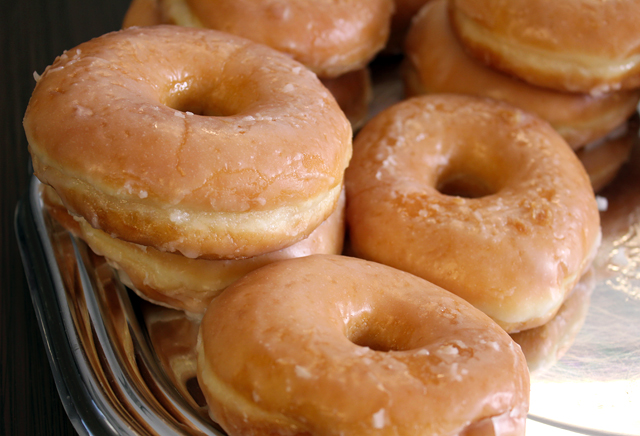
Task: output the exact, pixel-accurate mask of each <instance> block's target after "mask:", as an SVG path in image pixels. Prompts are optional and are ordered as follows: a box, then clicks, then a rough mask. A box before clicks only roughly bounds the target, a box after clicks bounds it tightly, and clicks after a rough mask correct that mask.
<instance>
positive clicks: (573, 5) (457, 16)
mask: <svg viewBox="0 0 640 436" xmlns="http://www.w3.org/2000/svg"><path fill="white" fill-rule="evenodd" d="M450 10H451V19H452V24H453V27H454V29H455V31H456V33H457V35H458V36H459V37H460V39H461V40H462V42H463V43H464V45H465V47H467V49H468V50H469V51H470V52H471V53H473V54H474V56H476V57H477V58H479V59H482V60H483V61H484V62H486V63H487V64H489V65H491V66H493V67H495V68H498V69H500V70H502V71H505V72H507V73H511V74H514V75H516V76H517V77H520V78H522V79H524V80H526V81H527V82H530V83H532V84H535V85H538V86H542V87H547V88H552V89H558V90H561V91H569V92H584V93H602V92H609V91H612V90H618V89H631V88H637V87H639V86H640V32H638V21H640V2H637V1H635V0H619V1H614V2H612V1H595V2H594V1H587V0H575V1H560V2H558V1H553V0H535V1H531V0H452V1H451V3H450Z"/></svg>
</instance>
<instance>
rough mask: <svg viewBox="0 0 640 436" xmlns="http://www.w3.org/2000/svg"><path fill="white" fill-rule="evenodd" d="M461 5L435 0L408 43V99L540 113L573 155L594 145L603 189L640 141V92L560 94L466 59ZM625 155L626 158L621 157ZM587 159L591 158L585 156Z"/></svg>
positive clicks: (598, 184)
mask: <svg viewBox="0 0 640 436" xmlns="http://www.w3.org/2000/svg"><path fill="white" fill-rule="evenodd" d="M458 3H459V2H455V1H451V0H450V1H449V2H447V0H436V1H433V2H431V3H430V4H428V5H427V6H425V7H424V8H423V9H421V11H420V13H419V14H418V15H417V16H416V17H415V19H414V21H413V24H412V26H411V29H410V31H409V34H408V37H407V39H406V41H405V50H406V54H407V57H406V61H405V64H404V66H403V70H404V71H403V73H404V82H405V89H406V93H407V94H408V95H409V96H412V95H419V94H431V93H460V94H469V95H476V96H481V97H490V98H494V99H498V100H502V101H506V102H508V103H511V104H514V105H516V106H518V107H520V108H522V109H524V110H527V111H530V112H532V113H535V114H537V115H538V116H540V117H541V118H543V119H545V120H547V121H549V122H550V123H551V125H552V126H553V127H554V128H555V129H556V130H558V132H559V133H560V134H561V135H562V136H563V137H564V138H565V139H566V140H567V142H568V143H569V145H571V147H572V148H573V149H575V150H578V149H581V148H583V147H585V146H586V145H587V144H591V145H590V146H589V150H594V149H595V148H596V145H595V144H597V145H599V148H600V151H598V153H597V154H598V159H599V160H600V161H601V162H604V163H603V164H602V165H599V168H598V169H597V170H596V169H594V170H592V171H594V172H591V173H590V175H592V178H593V179H594V188H597V189H600V188H601V187H602V186H603V181H605V180H606V181H608V180H610V179H612V178H613V176H614V175H615V174H616V172H617V170H618V169H619V168H620V166H621V165H622V164H623V163H624V161H625V160H626V157H627V156H628V152H629V150H630V149H631V145H632V143H633V142H634V140H635V137H636V136H637V135H636V133H637V129H636V130H635V131H632V130H631V129H630V128H629V126H628V120H629V118H630V117H631V116H632V114H634V113H635V112H636V107H637V104H638V100H639V99H640V89H629V90H624V91H611V92H608V93H598V94H589V93H586V92H582V93H580V92H567V91H566V90H562V91H559V90H556V89H550V88H543V87H541V86H537V85H535V84H530V83H527V82H525V81H524V80H522V78H518V77H514V76H511V75H508V74H506V73H503V72H501V71H499V70H497V69H494V68H492V66H493V65H485V64H484V63H483V62H482V61H483V59H482V58H480V59H477V58H475V57H473V56H472V55H470V54H469V53H467V47H466V46H465V45H464V43H466V42H467V40H466V39H462V40H459V38H458V37H457V35H456V34H455V31H454V30H455V29H454V28H453V27H452V21H451V20H450V16H453V17H456V16H457V14H458V12H457V9H456V7H457V4H458ZM463 3H464V2H463ZM496 3H497V2H496ZM492 7H493V6H492ZM512 8H515V5H514V6H512V5H511V4H509V10H511V9H512ZM449 9H451V10H449ZM487 13H488V12H487ZM454 22H455V21H454ZM513 25H514V26H515V23H514V24H513ZM622 138H624V139H622ZM621 143H624V147H621V145H620V144H621ZM623 149H624V150H626V153H621V150H623ZM585 155H587V153H586V152H583V153H581V156H585ZM585 158H586V156H585ZM603 159H604V160H603ZM591 167H592V166H587V168H588V169H591ZM604 169H606V171H607V174H606V175H603V170H604Z"/></svg>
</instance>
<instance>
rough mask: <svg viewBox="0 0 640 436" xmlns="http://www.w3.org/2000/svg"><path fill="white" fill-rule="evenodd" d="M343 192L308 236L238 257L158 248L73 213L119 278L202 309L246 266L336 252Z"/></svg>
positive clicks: (145, 292)
mask: <svg viewBox="0 0 640 436" xmlns="http://www.w3.org/2000/svg"><path fill="white" fill-rule="evenodd" d="M344 203H345V201H344V195H343V196H342V197H341V199H340V201H339V204H338V207H336V210H335V211H334V212H333V213H332V214H331V215H330V216H329V218H327V219H326V220H325V221H324V222H323V223H322V224H320V226H318V228H316V229H315V230H314V231H313V232H312V233H311V235H309V237H308V238H306V239H303V240H302V241H300V242H296V243H295V244H293V245H290V246H289V247H286V248H283V249H281V250H278V251H274V252H270V253H265V254H262V255H259V256H255V257H250V258H246V259H238V260H205V259H189V258H187V257H184V256H181V255H179V254H173V253H164V252H161V251H158V250H156V249H154V248H152V247H145V246H141V245H137V244H132V243H130V242H125V241H122V240H120V239H117V238H112V237H111V236H109V235H108V234H107V233H105V232H103V231H101V230H97V229H94V228H93V227H91V226H90V225H89V224H88V223H87V222H86V221H85V220H83V219H81V218H79V219H78V220H79V224H80V228H81V238H82V239H83V240H84V241H85V242H86V243H87V245H89V247H90V248H91V249H92V250H93V252H94V253H96V254H98V255H101V256H104V257H105V258H106V259H107V261H108V262H109V264H110V265H111V266H113V267H114V268H115V269H116V270H117V271H118V272H119V275H120V278H121V280H122V282H123V283H125V284H126V285H128V286H129V288H131V289H132V290H133V291H135V292H136V293H137V294H138V295H139V296H140V297H142V298H144V299H145V300H148V301H150V302H152V303H155V304H159V305H161V306H166V307H170V308H173V309H180V310H184V311H186V312H189V313H191V314H196V315H202V314H203V313H204V311H205V309H206V308H207V306H208V305H209V303H210V302H211V300H212V299H213V298H215V297H216V296H217V295H218V294H219V293H220V292H222V291H223V290H224V289H225V288H226V287H227V286H229V285H230V284H231V283H233V282H234V281H236V280H238V279H239V278H240V277H242V276H244V275H246V274H247V273H248V272H250V271H252V270H254V269H257V268H260V267H261V266H264V265H267V264H269V263H272V262H275V261H276V260H281V259H289V258H292V257H302V256H308V255H310V254H318V253H324V254H339V253H340V252H341V251H342V245H343V242H344V205H345V204H344Z"/></svg>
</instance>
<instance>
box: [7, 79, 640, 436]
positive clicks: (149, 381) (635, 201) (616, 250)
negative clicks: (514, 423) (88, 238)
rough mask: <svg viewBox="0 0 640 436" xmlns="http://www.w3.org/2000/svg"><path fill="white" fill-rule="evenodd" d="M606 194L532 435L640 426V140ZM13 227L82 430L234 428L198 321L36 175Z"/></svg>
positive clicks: (630, 435)
mask: <svg viewBox="0 0 640 436" xmlns="http://www.w3.org/2000/svg"><path fill="white" fill-rule="evenodd" d="M389 74H391V75H393V73H392V72H391V73H389ZM389 83H391V85H392V86H391V87H389ZM397 83H398V82H397V81H396V80H395V79H394V78H393V77H391V80H390V81H389V82H388V83H387V84H386V85H385V84H383V85H382V88H377V89H376V88H375V87H374V93H376V94H377V95H382V96H383V97H382V100H383V103H384V104H383V106H386V105H388V104H389V101H392V100H393V99H394V98H395V96H397V94H398V92H399V88H398V85H397ZM374 103H375V102H374ZM378 110H379V108H378V109H377V108H376V107H375V105H374V108H373V112H374V113H375V112H377V111H378ZM600 195H601V196H602V199H606V202H607V203H608V208H607V210H606V211H604V212H602V215H601V216H602V225H603V244H602V247H601V249H600V251H599V254H598V256H597V259H596V261H595V263H594V267H593V271H592V272H591V274H592V276H591V279H592V280H591V282H589V284H588V285H587V286H588V292H587V294H588V297H589V298H587V299H586V302H587V303H585V306H584V310H583V311H582V312H581V313H582V314H583V315H582V319H581V320H580V322H579V324H580V325H582V328H581V329H580V330H579V332H577V334H575V332H574V334H575V337H574V334H572V335H571V337H570V338H569V339H568V341H569V342H570V343H571V344H565V345H567V346H568V345H571V347H570V348H569V349H568V351H567V350H565V349H564V348H566V346H565V347H564V348H563V349H562V350H560V351H557V350H556V351H554V354H553V355H552V356H550V359H546V360H545V361H544V364H543V365H541V366H542V368H541V369H539V370H537V371H534V372H533V373H532V385H531V408H530V419H529V420H528V423H527V435H529V436H538V435H544V436H561V435H571V434H574V435H575V434H587V435H614V436H639V435H640V147H638V145H637V144H636V146H635V147H634V150H633V154H632V157H631V160H630V162H629V163H628V164H627V165H626V167H625V168H624V170H623V172H622V173H621V174H620V176H619V177H618V178H617V179H616V181H615V182H614V183H613V184H611V185H610V186H609V187H608V188H607V189H606V190H605V191H604V192H602V193H601V194H600ZM15 227H16V234H17V238H18V242H19V246H20V251H21V256H22V260H23V264H24V268H25V272H26V276H27V280H28V284H29V288H30V291H31V297H32V300H33V305H34V308H35V311H36V314H37V318H38V321H39V325H40V329H41V333H42V336H43V338H44V342H45V346H46V348H47V354H48V357H49V363H50V366H51V369H52V372H53V375H54V377H55V380H56V385H57V388H58V392H59V394H60V398H61V400H62V402H63V404H64V407H65V410H66V411H67V414H68V415H69V418H70V419H71V421H72V423H73V425H74V427H75V429H76V430H77V431H78V433H79V434H81V435H92V434H103V435H168V434H183V435H196V434H209V435H224V434H225V433H224V432H223V431H222V430H221V429H220V428H219V427H218V426H217V425H216V424H215V423H213V422H212V421H211V420H210V419H209V417H208V415H207V410H206V406H205V405H204V401H203V400H202V395H201V393H200V392H199V388H198V386H197V381H196V379H195V377H194V376H195V360H194V354H193V347H192V343H193V341H195V332H196V330H197V322H196V321H193V320H190V319H188V318H186V317H185V316H184V315H183V314H182V313H181V312H177V311H172V310H169V309H164V308H160V307H156V306H153V305H151V304H149V303H146V302H144V301H142V300H140V299H139V298H138V297H137V296H136V295H135V294H134V293H133V292H131V291H129V290H128V289H127V288H126V287H125V286H124V285H123V284H122V283H121V282H120V281H119V280H118V277H117V274H116V273H115V272H114V271H113V270H112V269H111V268H110V267H109V266H108V265H107V264H106V262H105V261H104V259H102V258H101V257H99V256H96V255H94V254H93V253H92V252H91V251H90V250H89V249H88V248H87V247H86V245H85V244H84V243H83V242H82V241H80V240H77V239H76V238H74V237H73V236H72V235H71V234H69V233H68V232H67V231H66V230H64V229H63V228H62V227H61V226H60V225H59V224H58V223H57V222H56V221H55V220H53V219H52V218H51V217H50V216H49V215H48V213H47V212H46V210H45V208H44V205H43V202H42V199H41V197H40V190H39V182H38V181H37V180H36V179H35V178H34V179H33V180H32V183H31V186H30V190H29V192H28V193H27V194H26V195H25V197H24V198H23V199H22V201H21V202H20V203H19V204H18V207H17V210H16V221H15ZM589 300H590V302H589ZM587 304H588V305H587ZM172 332H173V333H172ZM547 357H549V356H547ZM557 358H560V359H559V360H558V361H557V362H556V359H557Z"/></svg>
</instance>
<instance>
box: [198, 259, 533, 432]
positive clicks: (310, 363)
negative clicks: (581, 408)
mask: <svg viewBox="0 0 640 436" xmlns="http://www.w3.org/2000/svg"><path fill="white" fill-rule="evenodd" d="M198 380H199V382H200V386H201V388H202V389H203V392H204V393H205V397H206V398H207V402H208V404H209V408H210V413H211V415H212V418H213V419H214V420H215V421H216V422H218V423H220V424H221V425H222V427H223V428H224V429H225V430H226V431H227V432H228V433H229V434H230V435H231V436H236V435H247V434H251V435H255V436H258V435H302V434H313V435H316V436H322V435H340V434H349V435H353V436H356V435H394V436H408V435H416V436H417V435H422V436H425V435H434V436H435V435H445V434H446V435H467V436H471V435H487V434H494V435H524V420H525V416H526V412H527V408H528V395H529V375H528V371H527V368H526V363H525V359H524V356H523V355H522V352H521V350H520V348H519V347H518V346H517V345H516V344H515V343H513V342H512V340H511V338H510V337H509V336H508V335H507V334H506V333H505V332H504V331H503V330H502V329H501V328H500V327H498V326H497V325H496V324H495V323H493V322H492V321H491V320H490V319H489V318H488V317H486V316H485V315H484V314H482V313H481V312H480V311H478V310H476V309H475V308H473V307H472V306H471V305H469V304H468V303H466V302H465V301H463V300H462V299H460V298H458V297H456V296H454V295H452V294H451V293H449V292H446V291H444V290H443V289H440V288H438V287H437V286H434V285H432V284H431V283H428V282H426V281H424V280H422V279H420V278H418V277H415V276H413V275H410V274H407V273H403V272H401V271H398V270H396V269H393V268H389V267H386V266H383V265H380V264H375V263H372V262H366V261H363V260H360V259H355V258H349V257H344V256H322V255H318V256H309V257H305V258H298V259H293V260H287V261H282V262H278V263H275V264H271V265H268V266H266V267H264V268H261V269H259V270H256V271H254V272H252V273H250V274H249V275H247V276H245V277H244V278H243V279H241V280H240V281H238V282H236V283H235V284H234V285H232V286H231V287H230V288H228V289H227V290H226V291H225V292H224V293H223V294H222V295H221V296H220V297H218V298H216V299H215V300H214V301H213V302H212V304H211V306H209V308H208V309H207V312H206V314H205V316H204V318H203V321H202V324H201V330H200V337H199V341H198Z"/></svg>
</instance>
